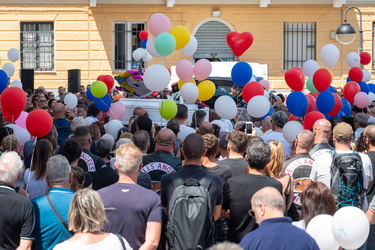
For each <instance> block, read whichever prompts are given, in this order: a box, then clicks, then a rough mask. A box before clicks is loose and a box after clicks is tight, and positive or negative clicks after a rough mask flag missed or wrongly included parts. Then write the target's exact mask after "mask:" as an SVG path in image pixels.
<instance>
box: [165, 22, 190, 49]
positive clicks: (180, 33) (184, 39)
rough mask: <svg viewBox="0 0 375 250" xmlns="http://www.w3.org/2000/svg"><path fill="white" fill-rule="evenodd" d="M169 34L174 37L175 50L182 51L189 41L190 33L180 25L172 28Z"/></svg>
mask: <svg viewBox="0 0 375 250" xmlns="http://www.w3.org/2000/svg"><path fill="white" fill-rule="evenodd" d="M169 33H170V34H171V35H172V36H174V39H175V40H176V49H182V48H183V47H185V46H186V45H187V44H188V43H189V41H190V31H189V30H188V29H187V28H186V27H185V26H182V25H178V26H175V27H173V28H172V29H171V30H170V31H169Z"/></svg>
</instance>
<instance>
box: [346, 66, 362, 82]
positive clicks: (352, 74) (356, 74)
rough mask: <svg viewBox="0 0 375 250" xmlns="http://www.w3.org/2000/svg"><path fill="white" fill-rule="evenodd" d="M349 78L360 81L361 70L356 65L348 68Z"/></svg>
mask: <svg viewBox="0 0 375 250" xmlns="http://www.w3.org/2000/svg"><path fill="white" fill-rule="evenodd" d="M349 78H350V80H352V81H355V82H360V81H362V79H363V71H362V70H361V69H360V68H358V67H353V68H351V69H350V70H349Z"/></svg>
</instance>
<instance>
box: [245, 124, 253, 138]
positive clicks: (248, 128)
mask: <svg viewBox="0 0 375 250" xmlns="http://www.w3.org/2000/svg"><path fill="white" fill-rule="evenodd" d="M245 129H246V134H247V135H251V134H252V133H253V123H252V122H246V123H245Z"/></svg>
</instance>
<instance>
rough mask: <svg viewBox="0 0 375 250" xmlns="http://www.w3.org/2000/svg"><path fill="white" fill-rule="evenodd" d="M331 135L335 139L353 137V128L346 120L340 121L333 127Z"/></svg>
mask: <svg viewBox="0 0 375 250" xmlns="http://www.w3.org/2000/svg"><path fill="white" fill-rule="evenodd" d="M333 136H334V137H335V138H336V139H351V138H352V137H353V129H352V126H350V125H349V124H348V123H346V122H340V123H338V124H337V125H336V126H335V127H334V128H333Z"/></svg>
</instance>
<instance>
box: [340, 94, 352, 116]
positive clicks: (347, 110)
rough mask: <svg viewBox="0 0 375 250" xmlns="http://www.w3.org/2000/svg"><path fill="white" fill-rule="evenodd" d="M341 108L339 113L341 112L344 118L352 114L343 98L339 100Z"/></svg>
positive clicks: (347, 102) (348, 104) (350, 107)
mask: <svg viewBox="0 0 375 250" xmlns="http://www.w3.org/2000/svg"><path fill="white" fill-rule="evenodd" d="M341 101H342V106H341V110H340V112H343V113H344V115H345V116H347V117H350V115H351V114H352V105H350V103H349V101H348V100H346V99H345V98H344V97H343V98H341Z"/></svg>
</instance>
